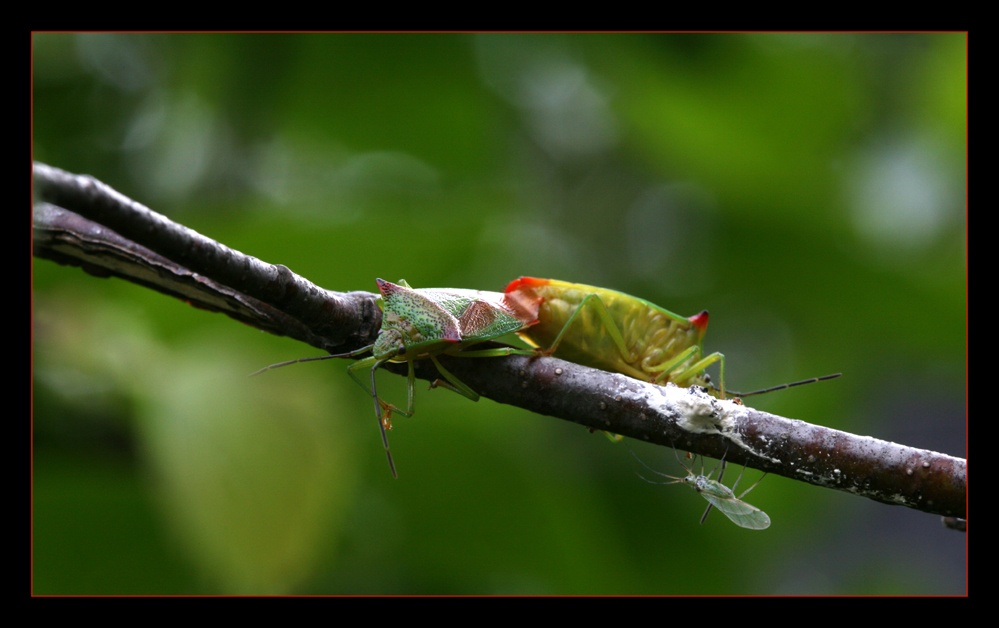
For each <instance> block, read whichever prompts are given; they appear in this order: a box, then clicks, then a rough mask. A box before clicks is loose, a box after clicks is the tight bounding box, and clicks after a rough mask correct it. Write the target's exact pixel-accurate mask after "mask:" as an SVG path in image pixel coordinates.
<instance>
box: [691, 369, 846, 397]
mask: <svg viewBox="0 0 999 628" xmlns="http://www.w3.org/2000/svg"><path fill="white" fill-rule="evenodd" d="M842 375H843V374H842V373H832V374H831V375H823V376H822V377H812V378H810V379H803V380H801V381H797V382H791V383H789V384H778V385H777V386H771V387H770V388H761V389H760V390H751V391H749V392H737V391H735V390H726V391H725V393H726V394H729V395H734V396H736V397H751V396H753V395H762V394H764V393H771V392H774V391H777V390H784V389H785V388H794V387H795V386H804V385H805V384H814V383H815V382H824V381H826V380H827V379H836V378H837V377H841V376H842ZM711 388H712V389H714V390H717V391H719V392H721V389H720V388H718V387H717V386H715V385H714V384H711Z"/></svg>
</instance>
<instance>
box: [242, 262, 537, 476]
mask: <svg viewBox="0 0 999 628" xmlns="http://www.w3.org/2000/svg"><path fill="white" fill-rule="evenodd" d="M375 281H376V282H377V284H378V290H379V292H381V299H380V303H379V304H380V305H381V308H382V326H381V329H380V330H379V331H378V337H377V338H376V339H375V342H374V343H373V344H371V345H368V346H366V347H361V348H360V349H357V350H355V351H351V352H349V353H340V354H336V355H323V356H318V357H313V358H300V359H298V360H290V361H288V362H281V363H279V364H272V365H271V366H268V367H266V368H263V369H261V370H259V371H257V372H256V373H254V375H256V374H258V373H262V372H264V371H267V370H270V369H273V368H278V367H281V366H287V365H289V364H295V363H297V362H312V361H315V360H328V359H330V358H346V357H354V356H358V355H362V354H364V353H368V352H370V353H371V355H370V356H369V357H367V358H365V359H363V360H358V361H357V362H354V363H353V364H351V365H350V366H348V367H347V372H348V373H349V374H350V376H351V378H352V379H353V380H354V381H355V382H357V383H358V384H359V385H360V386H361V387H362V388H365V389H369V386H370V392H371V397H372V399H373V400H374V404H375V417H376V418H377V420H378V427H379V429H380V430H381V434H382V444H383V445H384V447H385V455H386V457H387V458H388V462H389V468H390V469H391V471H392V476H393V477H398V474H397V473H396V469H395V463H394V462H393V460H392V453H391V451H390V450H389V442H388V435H387V434H386V429H391V422H390V419H391V416H392V413H393V412H398V413H399V414H401V415H403V416H407V417H408V416H411V415H412V414H413V387H414V383H415V375H414V371H413V362H414V361H415V360H422V359H426V358H429V359H430V360H431V361H432V362H433V363H434V365H435V366H436V367H437V370H438V371H439V372H440V374H441V375H442V376H443V378H444V380H443V381H442V380H438V382H435V384H436V383H440V384H443V385H444V387H446V388H450V389H451V390H454V391H455V392H457V393H459V394H461V395H464V396H465V397H468V398H469V399H471V400H472V401H477V400H478V398H479V395H478V394H477V393H476V392H475V391H474V390H472V389H471V388H469V387H468V386H467V385H465V384H464V383H462V382H461V380H459V379H458V378H457V377H455V376H454V375H452V374H451V373H450V372H449V371H448V370H447V369H445V368H444V367H443V366H442V365H441V363H440V361H438V360H437V357H436V356H438V355H441V354H447V355H458V356H462V357H492V356H500V355H511V354H514V353H532V352H530V351H527V350H523V349H516V348H513V347H501V348H495V349H483V350H478V351H476V350H473V351H467V350H466V348H467V347H469V346H470V345H474V344H476V343H480V342H485V341H487V340H492V339H494V338H499V337H500V336H503V335H505V334H509V333H512V332H516V331H520V330H522V329H524V328H525V327H528V326H530V325H533V324H535V323H537V321H538V305H539V304H540V300H539V299H538V298H535V297H531V296H529V295H523V294H504V293H500V292H486V291H482V290H463V289H459V288H423V289H413V288H411V287H410V286H409V284H408V283H406V281H405V280H400V281H399V283H398V284H394V283H392V282H390V281H385V280H383V279H376V280H375ZM386 362H406V363H407V365H408V376H407V383H408V395H407V404H406V410H402V409H400V408H398V407H396V406H394V405H392V404H390V403H387V402H385V401H383V400H382V399H381V398H379V397H378V389H377V386H376V384H375V371H376V370H377V369H378V367H379V366H381V365H382V364H385V363H386ZM364 369H368V370H369V372H370V384H369V383H365V382H364V381H362V380H361V378H360V377H359V375H358V372H359V371H362V370H364Z"/></svg>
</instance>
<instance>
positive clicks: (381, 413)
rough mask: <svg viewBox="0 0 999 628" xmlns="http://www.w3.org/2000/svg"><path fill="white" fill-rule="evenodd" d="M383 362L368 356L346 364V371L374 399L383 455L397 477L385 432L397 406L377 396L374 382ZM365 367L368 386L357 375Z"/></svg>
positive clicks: (385, 359)
mask: <svg viewBox="0 0 999 628" xmlns="http://www.w3.org/2000/svg"><path fill="white" fill-rule="evenodd" d="M385 362H388V358H381V359H379V358H376V357H374V356H372V357H370V358H367V359H364V360H359V361H357V362H354V363H353V364H351V365H350V366H348V367H347V373H348V374H349V375H350V377H351V379H353V380H354V381H355V382H357V383H358V384H359V385H360V386H361V388H364V389H365V390H368V391H369V392H370V393H371V398H372V399H373V400H374V404H375V420H377V421H378V429H379V431H381V434H382V446H383V447H384V448H385V457H386V458H388V464H389V470H390V471H391V472H392V477H394V478H397V477H399V474H398V473H397V472H396V470H395V461H393V460H392V451H391V450H390V449H389V442H388V433H387V432H386V425H388V426H389V427H391V425H392V421H391V418H392V411H393V410H398V408H396V407H395V406H393V405H392V404H390V403H386V402H384V401H382V400H381V399H379V398H378V388H377V386H376V384H375V371H377V370H378V367H379V366H381V365H382V364H384V363H385ZM367 367H370V375H371V384H370V388H369V387H368V386H366V385H365V384H364V382H363V381H361V379H360V378H359V377H358V376H357V370H358V369H360V368H367ZM409 410H410V413H412V408H410V409H409ZM398 411H399V412H400V413H401V414H404V415H405V416H409V414H406V413H403V412H402V411H401V410H398Z"/></svg>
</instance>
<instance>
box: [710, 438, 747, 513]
mask: <svg viewBox="0 0 999 628" xmlns="http://www.w3.org/2000/svg"><path fill="white" fill-rule="evenodd" d="M727 455H728V445H727V444H726V445H725V453H723V454H722V457H721V460H720V461H719V463H718V480H717V482H718V483H719V484H721V483H722V478H724V477H725V465H726V462H725V456H727ZM742 470H743V471H745V470H746V467H743V468H742ZM701 473H702V474H703V473H704V456H701ZM711 473H712V474H713V473H714V471H712V472H711ZM709 477H710V476H709ZM741 477H742V473H740V474H739V478H741ZM735 483H736V484H738V483H739V480H738V479H736V481H735ZM732 491H733V492H734V491H735V485H734V484H733V485H732ZM713 506H714V504H712V503H711V502H710V501H709V502H708V507H707V508H705V509H704V514H703V515H701V525H704V522H705V521H706V520H707V518H708V513H709V512H711V508H712V507H713Z"/></svg>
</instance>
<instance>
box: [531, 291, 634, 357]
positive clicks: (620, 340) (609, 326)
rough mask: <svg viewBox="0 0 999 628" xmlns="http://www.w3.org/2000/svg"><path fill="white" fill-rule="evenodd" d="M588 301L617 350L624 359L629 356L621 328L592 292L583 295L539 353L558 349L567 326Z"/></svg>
mask: <svg viewBox="0 0 999 628" xmlns="http://www.w3.org/2000/svg"><path fill="white" fill-rule="evenodd" d="M588 303H589V304H592V307H593V308H594V310H595V311H596V313H597V316H599V317H600V322H601V323H603V325H604V329H606V330H607V334H608V335H609V336H610V337H611V340H613V341H614V344H615V345H617V348H618V351H620V352H621V355H622V356H623V357H624V358H625V359H630V358H631V356H630V355H629V352H628V346H627V345H626V344H625V342H624V334H622V333H621V328H620V327H618V325H617V323H615V322H614V319H613V318H612V317H611V315H610V312H608V311H607V306H606V305H605V304H604V302H603V300H602V299H601V298H600V295H598V294H595V293H592V292H591V293H590V294H588V295H586V296H585V297H583V300H582V301H580V302H579V305H577V306H576V309H575V310H573V312H572V314H570V315H569V318H568V319H567V320H566V321H565V325H563V326H562V329H561V330H559V332H558V335H557V336H555V340H553V341H552V344H551V346H550V347H548V348H547V349H544V350H542V351H541V353H542V354H543V355H554V354H555V351H556V350H557V349H558V346H559V344H560V343H561V342H562V337H563V336H565V334H566V332H568V331H569V327H571V326H572V323H573V322H574V321H575V320H576V317H577V316H579V313H580V312H582V311H583V308H584V307H585V306H586V305H587V304H588Z"/></svg>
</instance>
